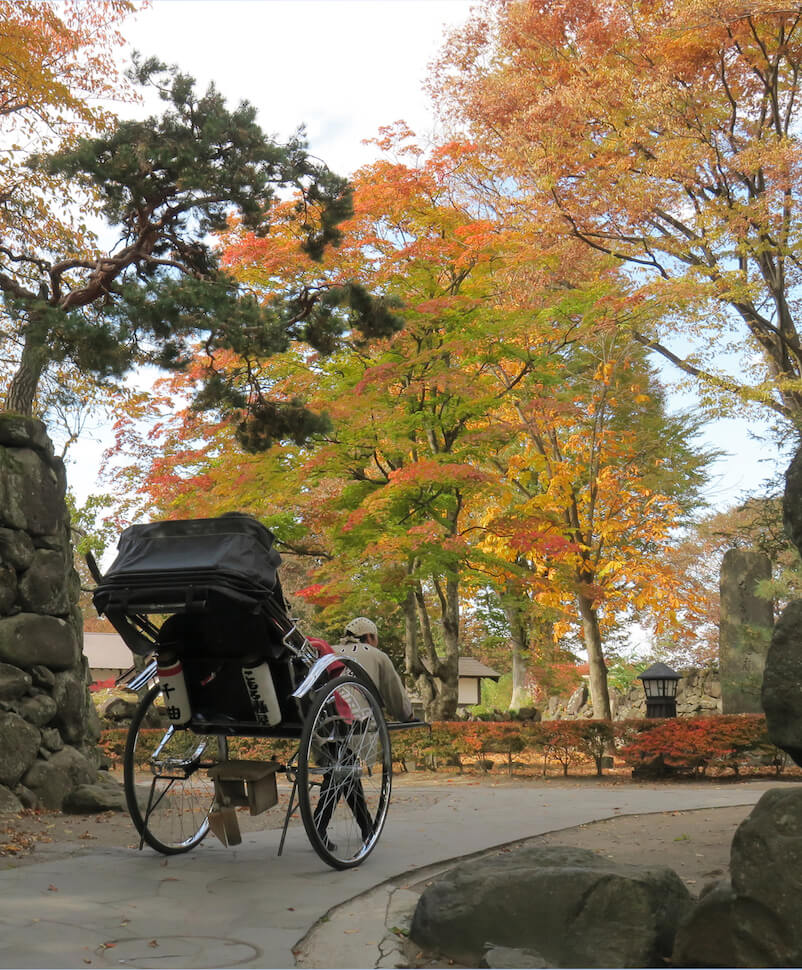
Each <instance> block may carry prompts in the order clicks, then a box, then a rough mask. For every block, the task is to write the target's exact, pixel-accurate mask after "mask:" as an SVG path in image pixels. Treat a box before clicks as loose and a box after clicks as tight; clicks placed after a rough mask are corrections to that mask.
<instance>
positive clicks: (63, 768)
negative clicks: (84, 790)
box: [22, 745, 97, 809]
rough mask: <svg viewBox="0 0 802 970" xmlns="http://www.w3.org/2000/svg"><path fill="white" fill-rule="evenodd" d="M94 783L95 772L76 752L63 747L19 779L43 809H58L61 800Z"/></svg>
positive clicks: (62, 802)
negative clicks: (32, 793)
mask: <svg viewBox="0 0 802 970" xmlns="http://www.w3.org/2000/svg"><path fill="white" fill-rule="evenodd" d="M96 780H97V770H96V769H95V766H94V765H93V764H91V763H90V762H89V761H88V760H87V759H86V758H85V757H84V756H83V755H82V754H81V752H80V751H77V750H76V749H75V748H73V747H72V746H71V745H65V746H64V747H63V748H62V749H61V750H60V751H57V752H56V753H55V754H53V755H51V756H50V758H48V759H47V760H42V759H39V760H37V761H36V762H34V764H33V765H32V766H31V768H30V769H29V770H28V771H27V772H26V774H25V775H24V777H23V779H22V783H23V785H25V787H26V788H29V789H30V790H31V791H32V792H34V794H35V795H36V798H37V801H38V804H40V805H41V806H42V807H43V808H52V809H60V808H62V806H63V804H64V800H65V798H67V796H68V795H69V794H70V793H71V792H73V791H75V790H76V789H77V788H80V787H81V786H83V785H92V784H94V783H95V782H96Z"/></svg>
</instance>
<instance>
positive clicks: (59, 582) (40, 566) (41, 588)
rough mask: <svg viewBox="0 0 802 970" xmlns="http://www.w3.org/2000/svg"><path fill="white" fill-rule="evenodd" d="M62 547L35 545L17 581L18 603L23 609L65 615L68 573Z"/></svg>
mask: <svg viewBox="0 0 802 970" xmlns="http://www.w3.org/2000/svg"><path fill="white" fill-rule="evenodd" d="M71 571H72V568H71V566H69V565H68V564H67V563H66V562H65V560H64V553H63V550H60V551H56V550H54V549H37V550H36V555H35V556H34V558H33V562H32V563H31V565H30V566H29V568H28V569H26V570H25V572H24V573H23V574H22V578H21V579H20V581H19V590H18V596H19V604H20V606H21V607H22V610H23V612H25V613H49V614H53V615H56V616H66V615H67V614H68V613H69V612H70V590H69V585H68V581H69V576H70V573H71Z"/></svg>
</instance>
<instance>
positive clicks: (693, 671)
mask: <svg viewBox="0 0 802 970" xmlns="http://www.w3.org/2000/svg"><path fill="white" fill-rule="evenodd" d="M678 673H680V674H681V675H682V679H681V680H680V682H679V684H678V686H677V714H678V716H680V717H709V716H710V715H713V714H721V678H720V676H719V671H718V670H717V669H716V668H710V669H704V670H703V669H698V668H695V667H690V668H688V669H686V670H681V671H678ZM610 706H611V708H612V713H613V719H614V720H616V721H623V720H626V719H627V718H639V717H646V697H645V695H644V693H643V686H642V685H641V682H640V681H639V680H637V681H635V683H634V684H632V686H631V687H630V688H629V690H627V691H625V692H621V691H619V690H616V688H615V687H611V688H610ZM541 713H542V717H543V720H544V721H554V720H559V719H564V718H582V717H586V718H591V717H593V708H592V707H591V705H590V701H589V696H588V688H587V686H586V685H584V684H583V685H582V686H581V687H578V688H577V689H576V690H575V691H574V693H573V694H572V695H571V696H570V697H569V698H564V697H550V698H549V700H548V702H547V703H546V705H545V706H544V707H543V708H542V709H541Z"/></svg>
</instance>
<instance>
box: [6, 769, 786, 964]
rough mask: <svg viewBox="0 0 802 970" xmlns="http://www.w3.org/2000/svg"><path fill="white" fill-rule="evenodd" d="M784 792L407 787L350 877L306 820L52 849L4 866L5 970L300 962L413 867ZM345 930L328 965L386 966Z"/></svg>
mask: <svg viewBox="0 0 802 970" xmlns="http://www.w3.org/2000/svg"><path fill="white" fill-rule="evenodd" d="M786 784H787V783H786ZM770 787H772V786H771V785H768V784H763V783H760V784H758V783H751V782H745V783H740V784H732V783H730V784H725V785H722V786H720V787H717V786H714V785H711V784H704V785H694V784H682V785H670V786H669V785H661V786H659V787H634V786H629V785H628V786H626V787H624V786H617V787H602V786H599V787H596V786H590V785H588V784H586V783H585V784H582V785H581V786H577V787H576V788H566V787H559V788H556V787H549V786H548V785H546V784H544V785H543V786H536V785H532V784H530V785H527V786H526V787H523V786H522V787H517V786H515V787H513V786H503V787H498V788H494V787H489V786H486V785H481V786H479V785H476V786H472V785H459V786H455V787H453V788H452V787H446V786H443V787H440V786H437V787H427V788H422V789H420V790H418V789H415V788H414V787H411V786H409V785H405V786H404V787H399V789H398V792H397V794H396V793H394V795H393V801H392V804H391V806H390V815H389V818H388V822H387V826H386V828H385V830H384V833H383V835H382V839H381V841H380V842H379V845H378V847H377V848H376V849H375V851H374V852H373V854H372V855H371V856H370V857H369V858H368V859H367V860H366V861H365V863H363V865H362V866H360V867H359V868H357V869H353V870H349V871H347V872H335V871H333V870H331V869H329V868H328V867H326V866H325V865H323V863H321V862H320V861H319V859H318V858H317V856H316V855H315V854H314V852H313V851H312V849H311V848H310V847H309V844H308V843H307V841H306V838H305V835H304V833H303V830H302V828H300V827H299V826H294V827H293V828H291V830H290V832H289V834H288V837H287V843H286V845H285V848H284V854H283V855H282V857H281V858H276V850H277V847H278V840H279V832H278V831H277V830H271V831H264V832H259V833H254V834H251V835H246V836H245V837H244V841H243V844H242V845H240V846H238V847H236V848H234V849H231V848H224V847H222V846H221V845H220V844H219V843H216V842H215V840H214V839H213V838H211V837H210V838H209V839H207V840H206V842H205V843H204V844H203V845H201V846H199V847H198V848H197V849H195V850H194V851H193V852H190V853H189V854H187V855H183V856H172V857H169V858H165V857H163V856H160V855H157V854H156V853H153V852H151V851H149V850H147V849H146V850H145V851H143V852H138V851H137V850H135V849H128V848H120V849H113V850H105V851H89V852H87V851H86V850H83V849H82V850H80V852H79V853H78V854H76V855H75V856H74V857H70V858H55V857H54V858H51V859H48V847H47V846H44V847H42V850H41V852H40V851H39V850H37V854H38V855H40V856H41V858H42V860H43V861H42V862H40V863H38V864H35V865H24V866H20V867H19V868H16V869H7V870H4V871H2V872H0V967H17V968H26V967H36V968H49V967H78V968H82V967H121V966H122V967H142V968H150V967H153V968H158V967H164V968H173V967H185V968H201V967H240V966H241V967H265V968H266V967H283V968H290V967H293V966H294V965H295V959H294V955H293V948H294V947H295V945H296V944H297V943H298V942H299V941H300V940H301V939H302V938H304V937H305V936H306V935H307V933H308V932H309V930H310V929H311V928H312V927H313V926H314V925H315V924H316V923H317V922H318V921H319V920H320V919H321V918H322V917H324V916H325V915H326V913H327V912H328V911H329V910H330V909H332V908H334V907H338V906H340V905H341V904H343V903H345V902H347V901H348V900H351V899H353V898H354V897H356V896H358V895H360V894H363V893H366V892H368V891H369V890H372V889H374V887H377V886H380V885H381V884H384V883H387V882H388V881H392V880H393V877H396V876H398V875H399V874H401V873H408V872H409V871H410V870H414V869H420V868H423V867H427V866H430V865H432V864H433V863H439V862H441V861H444V860H450V859H455V858H457V857H459V856H463V855H466V854H470V853H474V852H476V851H478V850H481V849H486V848H490V847H491V846H495V845H500V844H503V843H505V842H510V841H514V840H517V839H522V838H526V837H528V836H533V835H538V834H541V833H544V832H550V831H554V830H557V829H562V828H570V827H573V826H575V825H580V824H584V823H586V822H591V821H596V820H599V819H604V818H610V817H615V816H617V815H622V814H643V813H648V812H663V811H667V810H689V809H697V808H717V807H721V806H730V805H751V804H754V803H755V802H756V801H757V800H758V799H759V797H760V796H761V794H762V793H763V792H764V791H765V790H766V789H767V788H770ZM273 811H274V812H275V811H278V810H277V809H274V810H273ZM58 848H60V849H61V850H62V851H63V848H64V847H63V846H61V847H57V846H53V847H51V851H52V852H53V853H55V850H56V849H58ZM354 935H357V934H356V933H355V934H354ZM339 936H340V939H339V940H338V944H339V945H338V946H337V947H336V948H335V947H334V946H333V947H332V950H331V953H330V954H323V955H322V956H321V954H320V953H318V960H321V959H322V960H323V962H319V963H318V964H317V965H319V966H328V967H332V968H334V967H366V966H374V965H375V963H374V962H373V961H372V959H370V960H369V957H368V954H367V951H366V950H364V949H363V948H362V944H363V942H364V941H361V942H358V941H357V940H354V941H353V945H350V944H349V943H348V941H347V939H342V938H343V937H346V938H347V936H348V934H347V933H346V932H344V931H341V932H340V933H339ZM328 956H330V957H331V959H328Z"/></svg>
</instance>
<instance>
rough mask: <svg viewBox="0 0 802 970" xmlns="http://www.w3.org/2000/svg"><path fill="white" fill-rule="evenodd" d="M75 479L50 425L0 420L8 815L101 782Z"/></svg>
mask: <svg viewBox="0 0 802 970" xmlns="http://www.w3.org/2000/svg"><path fill="white" fill-rule="evenodd" d="M65 494H66V476H65V472H64V465H63V463H62V461H61V460H60V459H59V458H57V457H55V456H54V453H53V446H52V444H51V443H50V440H49V438H48V437H47V433H46V431H45V427H44V425H43V424H42V423H41V422H39V421H35V420H32V419H29V418H23V417H20V416H18V415H11V414H0V812H3V811H19V810H20V809H21V808H23V807H25V808H36V807H42V808H62V807H64V806H65V803H67V802H69V799H70V797H71V796H73V795H74V794H75V792H76V790H77V789H79V788H81V787H82V786H86V785H91V784H92V783H94V782H96V780H97V761H98V754H97V750H96V748H95V743H96V741H97V740H98V738H99V736H100V730H99V721H98V717H97V714H96V713H95V708H94V705H93V704H92V702H91V699H90V695H89V690H88V683H89V667H88V663H87V661H86V658H85V657H84V656H83V653H82V645H81V644H82V640H81V636H82V628H83V622H82V617H81V612H80V609H79V608H78V595H79V579H78V574H77V573H76V572H75V569H74V568H73V558H72V555H73V554H72V544H71V541H70V529H69V517H68V513H67V509H66V506H65V501H64V500H65Z"/></svg>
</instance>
